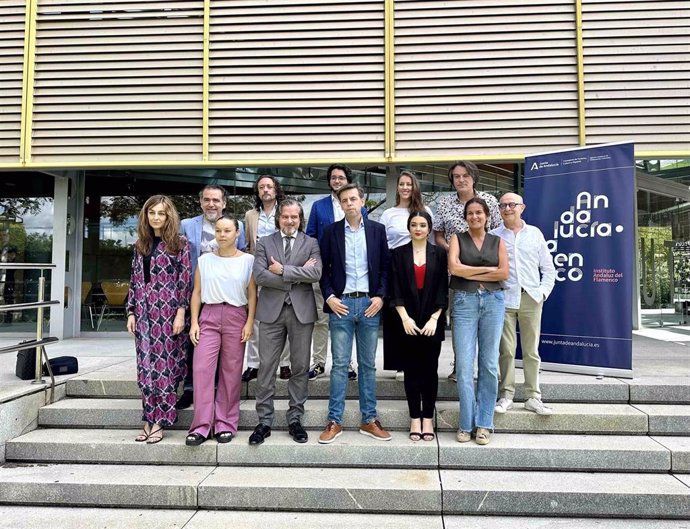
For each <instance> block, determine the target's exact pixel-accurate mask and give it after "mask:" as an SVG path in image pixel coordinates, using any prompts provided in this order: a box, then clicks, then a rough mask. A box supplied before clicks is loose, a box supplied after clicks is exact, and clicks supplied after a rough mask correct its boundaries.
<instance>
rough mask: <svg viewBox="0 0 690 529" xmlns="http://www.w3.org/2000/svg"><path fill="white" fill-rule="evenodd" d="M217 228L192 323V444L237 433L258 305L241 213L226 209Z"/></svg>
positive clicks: (201, 271) (198, 279) (198, 283)
mask: <svg viewBox="0 0 690 529" xmlns="http://www.w3.org/2000/svg"><path fill="white" fill-rule="evenodd" d="M215 230H216V241H217V242H218V253H207V254H204V255H202V256H201V257H200V258H199V264H198V266H197V269H196V273H195V276H194V291H193V292H192V301H191V314H192V325H191V327H190V329H189V337H190V338H191V340H192V342H193V343H194V345H195V346H196V349H195V350H194V419H193V420H192V424H191V426H190V427H189V435H187V439H186V444H187V445H188V446H196V445H200V444H201V443H203V442H204V441H206V439H208V438H209V437H210V435H211V433H214V434H215V437H216V440H217V441H218V442H219V443H228V442H230V441H232V438H233V437H234V436H235V434H236V433H237V426H238V422H239V419H240V387H241V384H242V382H241V376H242V363H243V360H244V346H245V343H246V342H247V340H249V338H250V337H251V335H252V328H253V325H254V313H255V311H256V283H255V282H254V277H253V276H252V267H253V265H254V256H253V255H251V254H248V253H244V252H241V251H240V250H238V249H237V245H236V241H237V237H238V236H239V233H240V232H239V223H238V221H237V219H235V218H233V217H230V216H228V215H223V216H222V217H221V218H219V219H218V220H217V221H216V226H215ZM202 303H203V310H201V304H202ZM199 312H201V314H199ZM216 367H218V371H219V377H218V390H217V391H215V395H214V384H213V379H214V376H215V373H216Z"/></svg>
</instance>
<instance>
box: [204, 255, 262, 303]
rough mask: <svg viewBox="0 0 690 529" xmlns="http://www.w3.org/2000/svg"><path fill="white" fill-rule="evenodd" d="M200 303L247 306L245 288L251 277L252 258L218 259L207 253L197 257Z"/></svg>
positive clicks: (250, 256)
mask: <svg viewBox="0 0 690 529" xmlns="http://www.w3.org/2000/svg"><path fill="white" fill-rule="evenodd" d="M198 266H199V274H200V275H201V302H202V303H209V304H216V303H228V304H230V305H234V306H235V307H243V306H245V305H246V304H247V287H248V286H249V280H250V279H251V276H252V267H253V266H254V256H253V255H251V254H248V253H245V254H242V255H240V256H239V257H220V256H218V255H216V254H214V253H207V254H204V255H202V256H201V257H199V265H198Z"/></svg>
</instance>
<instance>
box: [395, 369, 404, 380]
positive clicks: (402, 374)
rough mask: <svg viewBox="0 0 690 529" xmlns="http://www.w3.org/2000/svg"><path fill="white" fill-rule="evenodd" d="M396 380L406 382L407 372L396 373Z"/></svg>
mask: <svg viewBox="0 0 690 529" xmlns="http://www.w3.org/2000/svg"><path fill="white" fill-rule="evenodd" d="M395 380H397V381H398V382H403V381H404V380H405V372H404V371H396V372H395Z"/></svg>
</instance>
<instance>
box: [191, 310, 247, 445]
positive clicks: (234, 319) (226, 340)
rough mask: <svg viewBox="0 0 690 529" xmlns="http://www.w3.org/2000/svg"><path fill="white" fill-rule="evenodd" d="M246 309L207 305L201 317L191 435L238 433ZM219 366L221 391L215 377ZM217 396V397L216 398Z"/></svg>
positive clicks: (196, 350)
mask: <svg viewBox="0 0 690 529" xmlns="http://www.w3.org/2000/svg"><path fill="white" fill-rule="evenodd" d="M246 321H247V309H246V307H234V306H233V305H228V304H214V305H204V307H203V309H202V310H201V315H200V316H199V328H200V331H199V344H198V345H197V346H196V348H195V349H194V419H193V420H192V424H191V426H190V427H189V432H190V433H198V434H200V435H203V436H204V437H209V435H211V433H212V432H213V433H214V434H219V433H221V432H232V433H233V434H235V433H237V425H238V423H239V420H240V389H241V384H242V381H241V378H242V363H243V361H244V344H243V343H242V342H241V341H240V340H241V338H242V327H243V326H244V324H245V323H246ZM216 366H218V372H219V376H218V389H217V391H215V392H214V388H213V386H214V384H213V383H214V377H215V373H216ZM214 393H215V397H214Z"/></svg>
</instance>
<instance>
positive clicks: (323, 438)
mask: <svg viewBox="0 0 690 529" xmlns="http://www.w3.org/2000/svg"><path fill="white" fill-rule="evenodd" d="M341 433H343V427H342V426H340V425H339V424H338V423H337V422H335V421H328V424H327V425H326V429H325V430H324V431H323V432H321V435H319V443H320V444H322V445H327V444H330V443H332V442H333V441H335V439H336V437H338V436H339V435H340V434H341Z"/></svg>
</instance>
